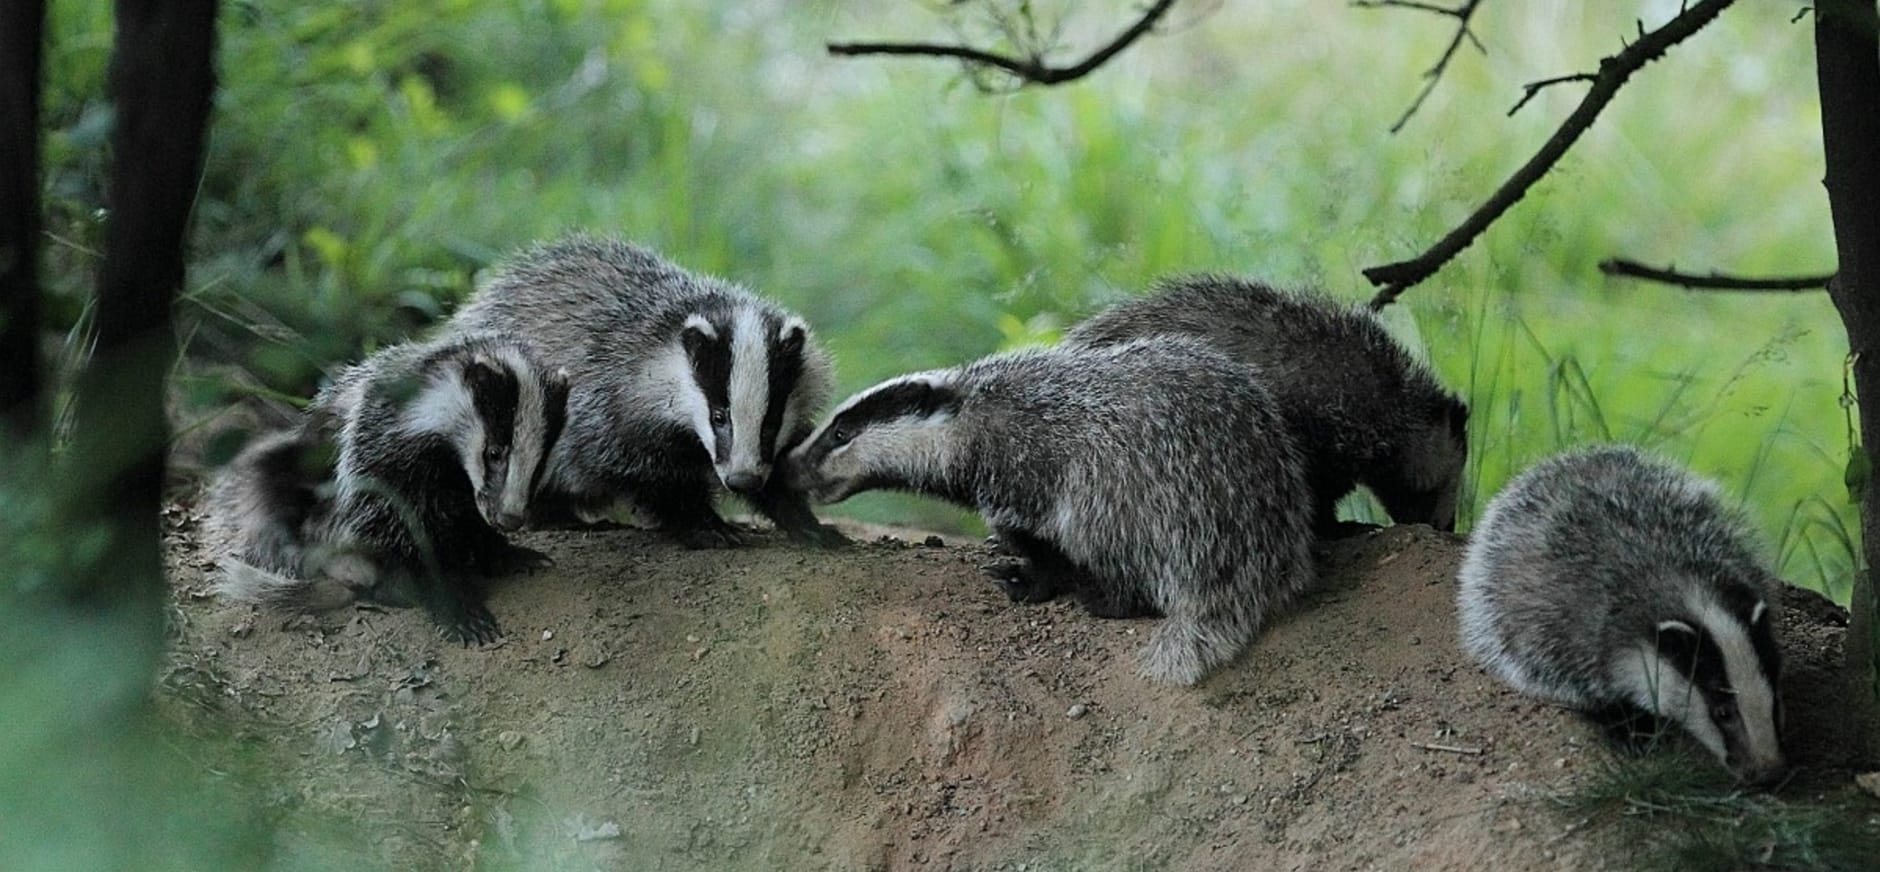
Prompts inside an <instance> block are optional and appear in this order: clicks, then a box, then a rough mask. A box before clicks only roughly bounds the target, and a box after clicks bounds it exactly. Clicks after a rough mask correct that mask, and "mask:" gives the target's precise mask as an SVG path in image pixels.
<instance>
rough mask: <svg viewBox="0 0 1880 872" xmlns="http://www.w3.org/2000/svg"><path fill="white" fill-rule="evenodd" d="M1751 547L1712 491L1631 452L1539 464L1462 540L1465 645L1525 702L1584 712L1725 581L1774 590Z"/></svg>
mask: <svg viewBox="0 0 1880 872" xmlns="http://www.w3.org/2000/svg"><path fill="white" fill-rule="evenodd" d="M1752 542H1753V539H1752V537H1751V536H1750V534H1749V532H1748V530H1747V528H1746V526H1745V525H1744V523H1743V521H1742V520H1741V519H1740V518H1739V517H1738V516H1737V515H1736V514H1735V513H1732V512H1729V511H1727V510H1725V509H1724V508H1723V507H1722V505H1721V504H1720V502H1719V501H1718V497H1717V493H1716V491H1715V488H1714V486H1712V485H1710V484H1709V483H1708V482H1706V481H1703V480H1701V479H1697V478H1695V477H1692V476H1690V475H1689V474H1687V473H1685V472H1683V471H1682V470H1679V469H1677V468H1675V467H1672V466H1670V465H1668V464H1665V463H1663V462H1661V461H1658V460H1655V459H1652V458H1649V457H1646V456H1644V455H1642V454H1640V453H1639V452H1637V451H1635V450H1633V449H1630V448H1625V447H1604V448H1596V449H1592V450H1588V451H1583V452H1578V453H1574V454H1567V455H1562V456H1559V457H1555V458H1552V459H1549V460H1546V461H1543V462H1541V463H1539V464H1537V465H1535V466H1534V467H1533V468H1532V469H1530V470H1528V471H1527V472H1525V473H1523V474H1522V475H1521V476H1519V477H1518V478H1516V479H1515V480H1514V481H1513V482H1511V483H1509V485H1508V486H1507V487H1506V488H1504V489H1503V490H1502V491H1501V493H1499V494H1497V495H1496V497H1495V498H1494V500H1492V501H1491V502H1490V503H1489V506H1488V509H1487V510H1486V511H1485V512H1484V514H1483V516H1482V519H1481V521H1480V522H1479V523H1478V524H1477V525H1476V527H1475V529H1474V531H1473V532H1472V533H1471V536H1470V545H1469V549H1468V553H1467V555H1466V556H1465V558H1464V560H1463V563H1462V567H1461V570H1460V590H1459V594H1458V605H1459V609H1460V620H1461V633H1462V642H1463V645H1464V647H1465V648H1467V649H1468V650H1469V651H1470V653H1472V654H1473V655H1475V657H1476V658H1477V659H1479V660H1480V661H1482V662H1483V663H1484V664H1485V665H1486V666H1488V668H1489V669H1490V670H1491V671H1492V672H1494V673H1495V674H1496V675H1498V676H1500V677H1502V678H1503V679H1504V680H1506V681H1508V682H1509V683H1510V684H1512V685H1514V686H1515V687H1516V688H1518V689H1521V690H1523V691H1526V692H1528V693H1532V694H1535V695H1538V696H1543V697H1546V698H1549V699H1554V700H1557V701H1559V702H1562V703H1566V704H1569V705H1573V706H1577V707H1582V708H1586V707H1592V706H1598V705H1605V704H1609V703H1613V702H1616V701H1619V699H1621V698H1622V697H1623V695H1624V689H1623V688H1621V687H1619V686H1618V684H1617V683H1616V680H1615V675H1618V674H1620V670H1622V669H1626V668H1631V665H1630V664H1629V663H1628V662H1627V660H1628V659H1634V660H1635V659H1636V658H1637V657H1638V656H1639V654H1638V652H1639V649H1640V646H1641V644H1643V642H1644V641H1645V640H1649V639H1650V638H1651V636H1652V634H1653V632H1654V628H1655V627H1656V626H1657V624H1658V623H1659V622H1661V621H1664V620H1667V619H1669V618H1672V617H1677V616H1683V615H1688V614H1690V613H1691V612H1692V610H1693V603H1718V602H1719V600H1720V597H1724V596H1727V595H1728V594H1727V591H1728V589H1729V588H1730V587H1731V586H1741V587H1745V588H1748V589H1750V590H1753V591H1755V592H1756V593H1757V594H1758V595H1759V596H1761V597H1763V598H1765V599H1766V598H1767V597H1768V596H1770V595H1771V594H1772V592H1771V591H1770V590H1769V576H1768V574H1767V572H1766V571H1765V570H1764V569H1763V568H1762V563H1761V561H1760V559H1759V557H1758V556H1757V554H1756V552H1755V549H1754V548H1753V547H1752V545H1751V543H1752Z"/></svg>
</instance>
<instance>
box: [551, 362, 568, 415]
mask: <svg viewBox="0 0 1880 872" xmlns="http://www.w3.org/2000/svg"><path fill="white" fill-rule="evenodd" d="M572 381H573V380H572V379H570V378H569V376H568V370H567V369H557V370H555V371H554V372H551V373H549V374H548V407H549V408H551V409H565V408H567V407H568V389H569V387H570V386H571V385H572Z"/></svg>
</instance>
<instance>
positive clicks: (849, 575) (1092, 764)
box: [160, 506, 1844, 870]
mask: <svg viewBox="0 0 1880 872" xmlns="http://www.w3.org/2000/svg"><path fill="white" fill-rule="evenodd" d="M170 517H171V519H172V530H171V533H170V536H171V541H172V549H171V551H172V566H171V570H172V573H173V576H172V577H173V579H174V580H175V587H176V602H175V605H176V614H175V618H176V625H177V628H178V629H177V634H178V638H177V639H176V644H175V645H174V647H173V654H172V657H171V662H170V664H169V666H168V668H167V670H166V676H165V679H164V682H163V688H164V689H163V691H162V693H161V694H160V697H161V699H160V708H161V710H162V712H163V715H164V717H165V718H166V719H167V720H169V721H171V722H173V723H176V724H178V725H180V726H181V727H182V728H183V729H184V730H186V731H189V732H191V733H193V734H195V735H198V736H213V737H216V741H215V742H212V743H210V747H214V748H223V749H226V751H227V755H228V759H226V760H219V761H218V760H210V761H205V763H204V765H205V766H209V767H226V768H235V767H240V766H244V765H245V766H249V767H254V766H257V765H258V766H261V767H264V768H265V771H266V772H267V773H268V775H269V778H270V780H271V783H272V784H273V785H274V788H273V789H272V790H270V791H268V792H267V794H266V796H265V803H266V804H267V806H268V814H269V815H270V816H272V817H273V818H274V819H275V821H276V824H277V828H276V832H277V836H276V839H277V845H276V851H277V853H278V855H279V857H280V859H282V860H284V861H286V862H284V864H283V865H284V866H286V867H288V868H298V867H301V866H326V865H334V866H338V867H342V868H343V867H346V866H359V867H386V868H451V869H458V868H478V869H484V868H508V867H510V866H512V865H518V864H520V865H524V866H528V867H531V868H555V869H560V868H577V869H588V868H600V869H713V870H719V869H765V870H770V869H798V868H831V869H1005V870H1021V869H1023V870H1043V869H1089V868H1101V869H1202V870H1206V869H1370V868H1380V869H1410V868H1415V869H1498V870H1500V869H1552V868H1563V869H1582V868H1585V869H1599V868H1612V867H1615V866H1619V865H1624V864H1623V861H1622V859H1619V858H1617V857H1615V850H1616V849H1615V848H1613V847H1611V846H1610V845H1609V844H1607V843H1608V842H1609V841H1610V840H1609V839H1606V838H1605V837H1603V836H1602V835H1601V834H1600V833H1599V831H1598V829H1597V828H1589V827H1586V826H1585V821H1583V820H1581V821H1576V820H1573V819H1571V818H1569V817H1568V816H1567V815H1566V814H1565V813H1564V812H1562V811H1560V810H1559V806H1558V805H1557V804H1556V803H1553V802H1550V801H1549V799H1548V798H1549V797H1550V796H1553V795H1556V794H1557V793H1558V792H1560V791H1562V790H1565V789H1568V788H1569V787H1570V786H1571V785H1572V783H1573V781H1574V779H1575V778H1576V777H1582V776H1583V775H1587V774H1591V773H1592V772H1594V771H1596V770H1597V769H1598V767H1601V766H1603V765H1605V763H1606V761H1608V760H1609V759H1610V757H1611V752H1609V750H1608V748H1607V746H1606V745H1605V744H1604V743H1603V741H1602V740H1601V739H1600V738H1599V735H1598V733H1597V732H1596V731H1595V730H1594V729H1593V728H1591V727H1590V726H1588V725H1586V724H1585V723H1583V722H1582V721H1581V719H1579V718H1578V717H1576V716H1574V715H1573V714H1572V713H1570V712H1567V711H1564V710H1562V709H1559V708H1556V707H1553V706H1549V705H1546V704H1542V703H1537V702H1534V701H1531V700H1529V699H1526V698H1523V697H1520V696H1517V695H1515V694H1514V693H1512V692H1511V691H1509V690H1507V689H1505V688H1503V687H1502V686H1500V685H1499V684H1497V683H1496V682H1494V681H1492V680H1490V679H1489V678H1487V677H1486V676H1485V675H1484V674H1483V673H1482V672H1481V670H1479V669H1478V668H1476V667H1475V666H1474V665H1473V664H1472V663H1470V662H1469V661H1468V660H1467V658H1466V657H1465V656H1464V655H1463V654H1462V653H1461V652H1460V651H1459V650H1458V648H1457V645H1456V643H1455V641H1454V639H1455V622H1454V608H1453V597H1454V585H1455V582H1454V578H1455V569H1456V565H1457V562H1458V561H1459V559H1460V556H1461V540H1460V539H1458V538H1457V537H1454V536H1449V535H1446V534H1442V533H1437V532H1433V531H1431V530H1429V529H1428V528H1424V527H1393V528H1387V529H1382V530H1369V531H1366V532H1363V533H1360V534H1358V535H1355V536H1353V537H1350V538H1347V539H1345V540H1342V541H1340V542H1338V543H1336V544H1335V545H1332V546H1330V547H1328V548H1327V549H1325V551H1324V553H1323V554H1322V560H1323V568H1324V571H1323V584H1322V587H1321V589H1320V591H1319V592H1318V593H1317V594H1316V595H1315V596H1314V597H1312V598H1311V599H1310V600H1309V601H1307V602H1305V603H1302V604H1301V605H1300V606H1299V607H1297V608H1296V609H1294V610H1293V611H1292V612H1291V613H1290V614H1288V615H1285V616H1283V617H1281V618H1280V619H1278V620H1277V621H1275V622H1274V623H1273V624H1272V625H1271V626H1270V627H1269V628H1268V629H1267V630H1266V632H1265V633H1264V634H1263V635H1262V636H1261V638H1260V639H1259V640H1258V642H1257V643H1256V644H1255V645H1254V647H1253V648H1252V650H1250V651H1249V652H1248V653H1247V654H1246V655H1245V656H1244V657H1242V658H1241V659H1240V660H1239V661H1237V662H1236V663H1234V664H1233V665H1231V666H1230V667H1228V668H1226V669H1224V670H1222V671H1220V672H1219V673H1218V674H1216V675H1214V676H1212V677H1211V678H1209V679H1208V680H1206V681H1205V682H1204V683H1202V684H1201V685H1200V686H1198V687H1195V688H1186V689H1180V688H1168V687H1161V686H1156V685H1153V684H1150V683H1148V682H1146V681H1144V680H1143V679H1141V678H1140V677H1138V676H1137V675H1136V672H1135V653H1136V649H1137V648H1138V647H1139V646H1140V645H1141V644H1142V643H1143V642H1144V641H1145V639H1146V636H1147V632H1148V630H1149V629H1150V627H1151V626H1152V622H1151V621H1147V620H1142V621H1110V620H1098V619H1094V618H1091V617H1089V616H1087V615H1086V614H1085V613H1084V612H1083V611H1082V610H1081V609H1080V608H1079V607H1077V606H1076V605H1074V604H1072V603H1069V602H1054V603H1048V604H1043V605H1030V606H1021V605H1014V604H1012V603H1009V602H1007V601H1006V599H1005V597H1004V596H1003V595H1002V594H1001V593H1000V592H999V591H998V590H997V589H996V588H995V587H994V586H993V585H992V584H991V583H989V582H988V581H987V580H985V578H984V577H983V576H982V575H981V574H980V573H979V571H978V568H977V567H978V566H979V564H980V563H982V562H984V561H985V560H987V559H988V556H989V552H988V551H987V550H986V549H985V548H984V547H983V546H982V545H981V544H979V543H977V542H949V543H942V542H941V541H940V540H939V539H938V538H937V537H933V538H928V537H924V536H922V535H921V534H913V535H911V536H910V537H909V538H910V539H911V540H912V541H913V542H914V543H919V544H910V542H909V541H902V540H897V539H891V538H881V539H879V540H877V541H874V542H872V543H870V544H863V545H857V546H855V547H853V548H850V549H847V550H844V551H840V552H834V553H826V552H808V551H803V550H799V549H797V548H794V547H792V546H790V545H787V544H785V543H783V542H782V541H780V540H777V539H774V538H770V537H768V536H766V535H758V536H755V537H754V538H755V539H756V541H755V543H754V544H752V545H750V546H747V547H744V548H738V549H733V550H722V551H687V550H683V549H681V548H679V547H677V546H675V545H672V544H669V543H668V542H667V541H666V540H664V539H663V538H661V537H659V536H657V535H655V534H653V533H649V532H643V531H636V530H621V531H613V532H605V533H571V532H545V533H532V534H524V535H523V536H521V537H519V539H518V541H519V542H520V543H521V544H524V545H527V546H529V547H532V548H536V549H540V550H542V551H544V552H547V553H548V554H549V555H551V556H552V557H553V558H554V559H555V561H556V565H555V567H553V568H552V569H549V570H545V571H542V572H540V573H537V574H535V575H533V576H529V577H524V578H517V579H513V580H510V581H507V582H504V583H501V584H499V585H498V586H497V587H495V588H494V589H493V590H492V591H491V597H490V606H491V609H492V610H493V611H494V612H495V613H496V615H497V617H498V619H499V620H500V621H501V622H502V624H503V626H504V628H505V630H506V631H507V637H506V640H505V641H503V642H501V643H499V644H496V645H493V646H486V647H482V648H469V649H466V648H462V647H459V646H457V645H454V644H450V643H446V642H444V641H441V640H440V639H439V638H438V637H437V636H436V634H435V633H434V631H433V628H432V625H431V624H430V622H429V621H428V620H427V618H426V617H425V616H424V615H423V614H422V613H420V612H417V611H412V610H382V609H375V608H370V607H356V608H353V609H350V610H346V611H340V612H335V613H329V614H325V615H318V616H298V617H295V616H283V615H279V614H274V613H266V612H263V613H257V612H255V611H253V610H251V609H249V608H246V607H236V606H230V605H228V604H226V603H223V602H220V601H217V600H215V599H214V598H212V597H211V596H210V595H209V594H208V591H207V589H208V586H209V584H210V582H211V580H212V579H211V578H210V570H211V568H212V566H213V555H212V554H211V553H210V552H209V551H208V550H207V546H205V544H204V543H203V542H202V541H201V535H200V533H199V531H198V520H199V519H198V518H197V517H196V516H195V514H194V509H193V508H190V507H187V506H185V507H179V508H178V509H176V510H174V511H172V512H171V513H170ZM848 530H849V532H850V533H851V535H857V536H872V535H873V534H874V532H875V531H867V530H862V529H860V528H856V527H849V528H848ZM923 540H924V541H923ZM1786 612H1787V614H1786V615H1785V617H1786V618H1787V622H1788V627H1789V628H1790V629H1789V632H1787V633H1786V635H1785V640H1784V645H1785V648H1786V649H1787V655H1788V664H1789V669H1788V684H1789V687H1788V690H1787V693H1788V707H1789V708H1788V710H1789V718H1788V722H1789V724H1790V726H1791V728H1792V732H1791V738H1792V741H1791V751H1792V756H1793V757H1794V758H1796V761H1797V762H1798V763H1801V764H1803V765H1804V766H1809V765H1811V764H1818V763H1826V762H1827V761H1829V760H1830V759H1831V757H1832V752H1833V749H1835V748H1837V747H1839V742H1838V739H1837V737H1835V736H1833V735H1828V734H1822V733H1819V732H1809V730H1808V728H1807V725H1824V724H1830V723H1833V722H1834V720H1835V718H1833V717H1832V716H1829V715H1828V714H1827V713H1829V712H1832V711H1833V707H1834V704H1833V699H1832V696H1833V695H1832V693H1831V691H1832V687H1830V686H1829V685H1828V684H1827V682H1826V681H1825V678H1824V676H1826V675H1827V674H1828V672H1827V670H1828V667H1829V665H1830V664H1832V663H1835V662H1837V661H1838V659H1839V656H1840V653H1839V646H1840V634H1841V632H1842V631H1841V629H1840V626H1841V625H1842V624H1843V623H1844V616H1843V614H1842V613H1841V612H1840V611H1839V610H1838V609H1836V608H1835V607H1834V606H1832V605H1831V604H1827V603H1825V601H1821V600H1819V598H1816V597H1813V596H1812V595H1808V594H1805V593H1802V592H1799V591H1798V592H1796V593H1795V594H1794V595H1793V596H1792V597H1791V602H1790V603H1788V604H1787V608H1786ZM1798 726H1800V727H1801V728H1800V729H1796V728H1797V727H1798ZM257 760H259V761H260V762H259V763H257V762H256V761H257ZM244 761H245V762H244ZM1840 777H1842V778H1843V780H1844V776H1840Z"/></svg>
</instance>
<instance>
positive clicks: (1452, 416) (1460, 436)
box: [1441, 397, 1469, 443]
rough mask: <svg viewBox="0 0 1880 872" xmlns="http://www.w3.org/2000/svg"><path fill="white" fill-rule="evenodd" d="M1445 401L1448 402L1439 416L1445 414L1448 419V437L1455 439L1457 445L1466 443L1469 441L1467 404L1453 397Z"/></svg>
mask: <svg viewBox="0 0 1880 872" xmlns="http://www.w3.org/2000/svg"><path fill="white" fill-rule="evenodd" d="M1447 399H1448V402H1446V403H1444V404H1443V405H1444V406H1445V407H1446V408H1445V410H1444V412H1442V413H1441V414H1446V415H1447V416H1448V418H1449V435H1451V436H1453V437H1455V439H1456V442H1457V443H1467V442H1468V441H1469V404H1468V403H1465V402H1463V401H1461V400H1458V399H1455V398H1454V397H1450V398H1447Z"/></svg>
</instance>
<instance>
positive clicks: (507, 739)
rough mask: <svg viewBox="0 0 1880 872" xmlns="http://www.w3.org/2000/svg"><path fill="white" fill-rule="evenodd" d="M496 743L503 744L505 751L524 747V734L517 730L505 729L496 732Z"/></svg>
mask: <svg viewBox="0 0 1880 872" xmlns="http://www.w3.org/2000/svg"><path fill="white" fill-rule="evenodd" d="M496 744H498V745H501V746H503V750H505V751H514V750H516V749H517V748H520V747H522V734H521V733H519V732H516V731H515V730H504V731H502V732H500V733H497V734H496Z"/></svg>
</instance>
